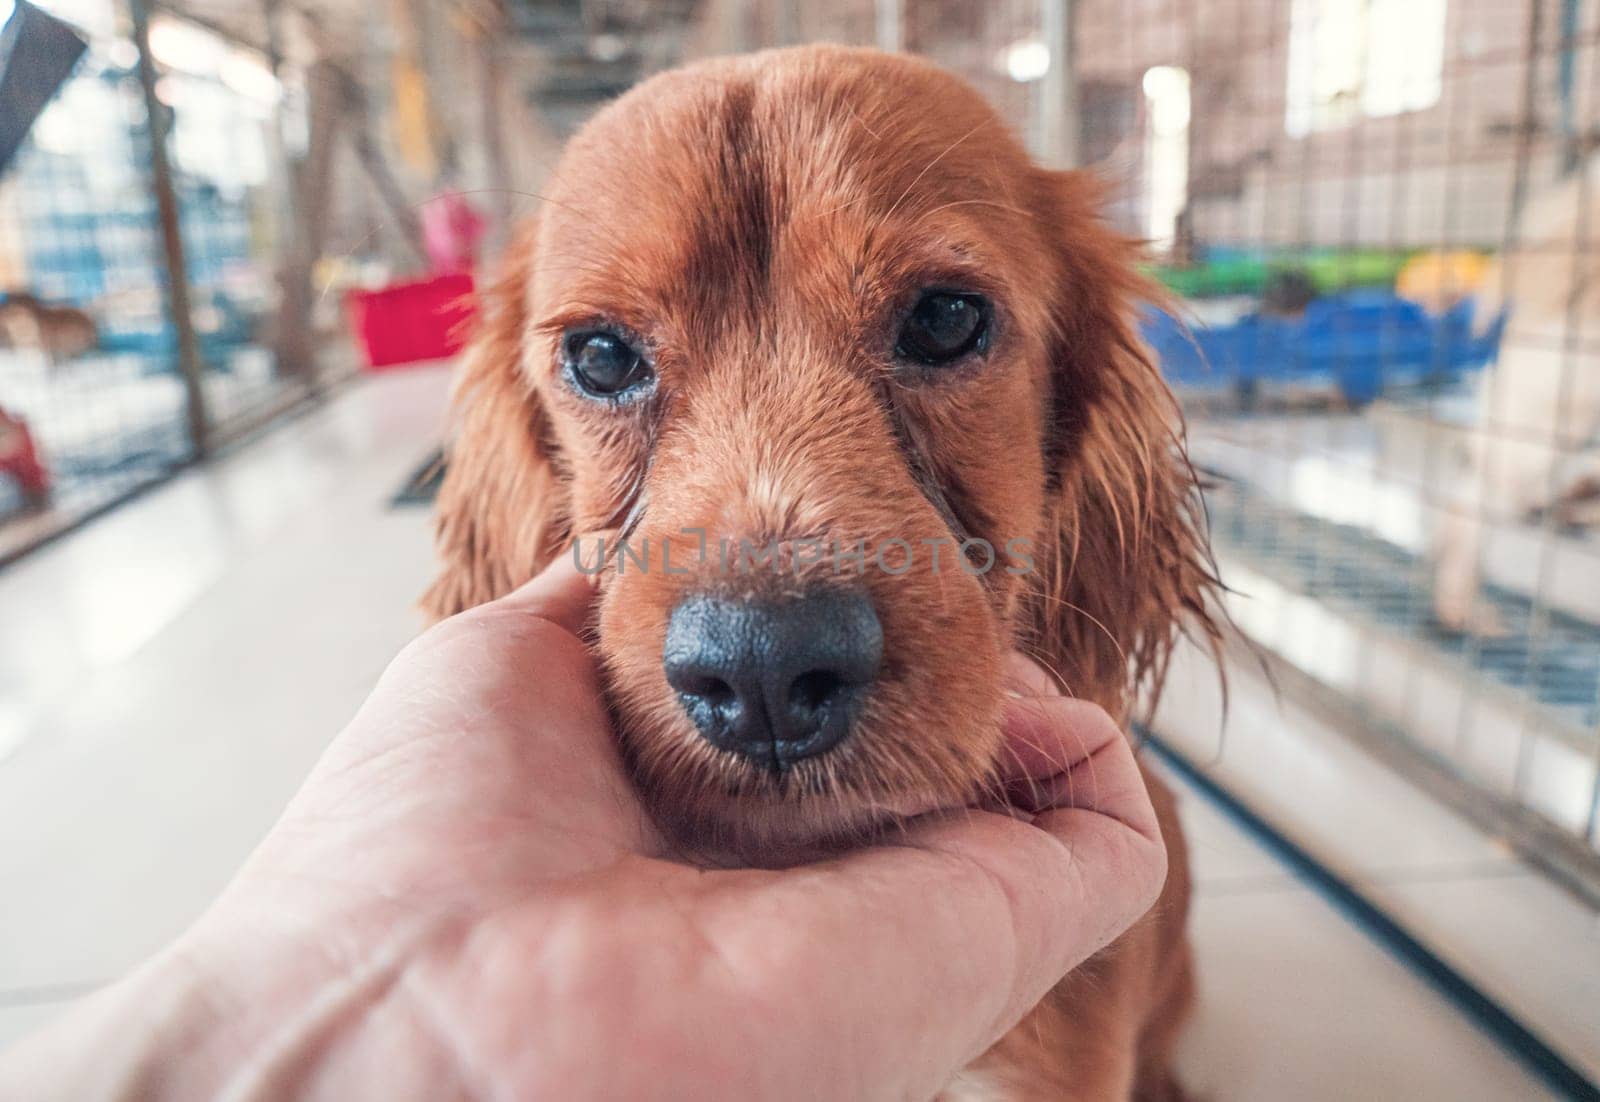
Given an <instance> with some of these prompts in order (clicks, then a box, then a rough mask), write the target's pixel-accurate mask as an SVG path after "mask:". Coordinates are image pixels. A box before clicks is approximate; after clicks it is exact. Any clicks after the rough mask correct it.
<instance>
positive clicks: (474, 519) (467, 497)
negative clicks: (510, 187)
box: [422, 222, 567, 619]
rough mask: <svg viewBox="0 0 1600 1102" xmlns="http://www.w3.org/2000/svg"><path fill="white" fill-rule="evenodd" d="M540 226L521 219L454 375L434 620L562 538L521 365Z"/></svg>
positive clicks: (426, 603) (489, 589)
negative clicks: (454, 422) (451, 432)
mask: <svg viewBox="0 0 1600 1102" xmlns="http://www.w3.org/2000/svg"><path fill="white" fill-rule="evenodd" d="M536 232H537V230H536V227H535V225H534V223H532V222H530V223H528V224H526V225H525V226H524V227H523V228H522V229H521V230H520V231H519V232H518V233H517V235H516V238H515V240H514V241H513V242H512V244H511V247H510V248H509V250H508V251H507V254H506V262H505V268H504V271H503V272H502V274H501V276H500V278H499V279H498V280H497V281H496V283H495V284H494V285H493V286H491V287H490V288H489V289H488V291H486V292H485V293H484V295H483V297H482V300H481V302H480V304H479V313H478V320H477V327H478V329H477V334H476V336H475V337H474V339H473V341H472V344H471V346H470V347H469V348H468V350H467V352H466V354H465V358H464V359H463V361H462V364H461V367H460V369H459V374H458V375H457V378H456V384H455V395H454V399H453V403H454V407H455V416H456V420H457V425H456V434H455V440H454V443H453V444H452V445H451V446H450V447H449V448H448V449H447V456H448V466H447V468H446V471H445V477H444V484H443V485H442V486H441V487H440V489H439V501H438V507H437V521H436V528H435V544H436V547H437V549H438V552H439V556H440V558H441V559H442V560H443V565H442V568H441V570H440V572H439V576H438V578H436V579H435V580H434V583H433V585H432V586H431V587H430V588H429V589H428V591H427V593H426V594H424V595H423V598H422V607H423V610H424V611H425V612H426V613H427V614H428V615H429V616H431V617H433V618H435V619H439V618H443V617H445V616H451V615H454V614H455V613H457V612H460V611H462V610H463V609H467V608H471V607H472V606H473V605H478V604H482V603H483V602H485V601H490V600H493V599H494V598H496V597H498V596H501V595H502V594H504V593H507V592H509V591H510V590H511V589H514V588H515V587H516V586H518V585H520V584H522V583H523V582H524V581H526V580H527V579H528V578H531V577H532V576H533V575H534V574H536V573H537V572H538V571H539V570H540V569H541V568H542V567H543V566H544V565H545V563H546V562H548V561H549V560H550V558H551V556H552V555H554V554H555V553H556V551H557V550H559V549H560V548H561V547H562V546H564V544H565V543H566V528H567V516H566V513H567V507H566V497H565V492H564V488H563V485H562V482H561V479H560V477H559V475H558V472H557V470H556V467H555V462H554V450H553V446H552V444H551V443H550V435H549V431H548V426H547V425H546V423H545V417H544V413H543V410H542V409H541V408H540V404H539V399H538V396H537V395H536V394H535V393H534V390H533V386H532V384H531V383H530V382H529V381H528V377H527V373H526V372H524V371H523V370H522V359H523V351H524V342H525V340H526V339H527V334H528V326H529V316H528V315H529V302H528V294H529V286H530V281H529V276H530V274H531V270H532V266H533V257H534V238H535V235H536Z"/></svg>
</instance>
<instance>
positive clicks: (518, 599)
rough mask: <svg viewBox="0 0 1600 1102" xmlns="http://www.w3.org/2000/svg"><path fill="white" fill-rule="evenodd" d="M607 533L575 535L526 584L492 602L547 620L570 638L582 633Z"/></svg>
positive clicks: (591, 601) (592, 603) (597, 586)
mask: <svg viewBox="0 0 1600 1102" xmlns="http://www.w3.org/2000/svg"><path fill="white" fill-rule="evenodd" d="M608 535H609V534H608V533H596V534H594V535H588V536H579V537H577V538H575V539H574V540H573V541H572V546H570V547H568V548H567V549H565V550H563V551H562V552H561V553H560V554H558V555H557V556H556V557H555V558H554V559H553V560H552V561H551V562H550V564H549V565H548V566H546V567H545V568H544V570H542V571H540V572H539V573H538V574H537V575H535V576H534V577H533V578H532V579H531V580H530V581H528V582H526V583H525V584H523V585H522V586H521V587H519V588H518V589H516V590H514V591H512V592H511V593H508V594H507V595H506V596H504V597H502V598H500V599H499V600H498V601H495V602H494V605H495V607H497V608H502V609H516V610H518V611H521V612H527V613H531V614H532V615H535V616H540V617H542V618H544V619H546V620H550V621H552V622H554V623H556V624H559V625H560V626H561V627H563V628H565V629H566V630H567V631H569V632H571V633H572V634H574V635H578V634H580V633H581V632H582V631H583V627H584V624H585V622H586V621H587V620H588V617H589V612H590V610H591V609H592V608H593V607H594V600H595V596H596V595H597V594H598V592H599V580H600V574H601V570H600V569H599V562H598V561H597V560H599V559H600V556H601V550H600V549H601V546H602V544H601V541H602V540H606V546H609V540H608V539H607V536H608Z"/></svg>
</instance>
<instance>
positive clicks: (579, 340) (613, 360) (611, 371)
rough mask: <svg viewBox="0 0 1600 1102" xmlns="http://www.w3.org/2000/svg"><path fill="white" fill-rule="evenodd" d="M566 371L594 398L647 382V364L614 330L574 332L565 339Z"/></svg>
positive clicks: (612, 395)
mask: <svg viewBox="0 0 1600 1102" xmlns="http://www.w3.org/2000/svg"><path fill="white" fill-rule="evenodd" d="M565 353H566V366H567V371H568V372H569V373H570V374H571V376H572V381H573V383H575V384H576V385H577V387H578V389H580V390H582V391H584V392H585V393H587V394H590V395H592V396H594V397H597V398H615V397H618V396H619V395H622V394H625V393H627V392H628V391H631V390H635V389H637V388H639V387H641V386H643V385H644V384H646V383H648V382H649V381H650V378H651V373H650V367H649V365H648V364H647V363H645V359H644V357H643V356H642V355H640V354H639V350H638V349H636V348H634V347H633V346H632V345H631V344H629V343H628V342H627V341H626V340H624V339H623V338H622V337H620V336H618V335H617V334H616V333H607V332H593V331H591V332H587V333H573V334H571V335H569V336H568V337H567V339H566V342H565Z"/></svg>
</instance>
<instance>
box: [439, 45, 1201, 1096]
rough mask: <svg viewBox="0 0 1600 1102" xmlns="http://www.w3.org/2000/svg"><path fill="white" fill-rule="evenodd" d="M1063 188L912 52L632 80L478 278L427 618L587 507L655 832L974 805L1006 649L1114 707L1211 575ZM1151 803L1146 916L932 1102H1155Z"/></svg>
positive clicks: (860, 823) (819, 828)
mask: <svg viewBox="0 0 1600 1102" xmlns="http://www.w3.org/2000/svg"><path fill="white" fill-rule="evenodd" d="M1098 203H1099V192H1098V189H1097V187H1096V186H1095V184H1094V183H1093V182H1092V181H1090V180H1089V179H1087V178H1085V177H1084V176H1081V175H1077V174H1072V173H1060V172H1051V171H1046V170H1044V169H1041V168H1039V167H1036V166H1035V165H1033V164H1032V163H1030V161H1029V159H1028V157H1027V155H1026V153H1025V152H1024V151H1023V149H1022V148H1021V146H1020V145H1019V144H1018V143H1017V141H1016V140H1015V138H1014V137H1012V136H1011V135H1010V134H1009V133H1008V132H1007V131H1006V129H1005V127H1004V126H1003V125H1002V123H1001V122H1000V120H999V119H998V118H997V117H996V116H995V114H994V112H993V111H992V110H991V109H990V108H989V107H988V106H987V105H986V104H985V103H984V101H983V99H982V98H981V97H980V96H979V95H978V94H977V93H976V92H975V91H974V90H973V89H971V88H970V87H968V86H967V85H966V84H964V83H963V82H962V81H960V80H958V79H956V78H955V77H952V76H950V75H949V74H947V73H944V72H942V71H940V70H938V69H936V68H934V67H932V66H930V65H928V64H925V63H923V62H920V61H917V60H914V59H912V58H908V57H902V56H893V55H887V54H881V53H877V52H873V51H866V50H850V49H842V48H836V47H814V48H804V49H795V50H783V51H776V52H769V53H763V54H757V55H754V56H750V57H743V58H732V59H722V60H717V61H712V62H708V63H704V64H700V65H696V66H693V67H691V68H687V69H684V70H681V71H677V72H673V73H668V74H665V75H663V76H659V77H656V78H655V79H653V80H650V81H648V82H647V83H645V84H643V85H641V86H640V87H639V88H637V89H635V90H634V91H632V92H630V93H629V94H627V95H626V96H624V97H622V98H621V99H620V100H618V101H617V102H616V103H615V104H613V105H612V106H610V107H609V108H607V109H606V110H605V111H603V112H601V113H600V114H599V115H598V116H597V117H596V118H595V119H594V120H593V121H592V122H591V123H590V124H589V125H588V126H587V127H586V128H585V129H584V130H583V131H582V132H581V133H580V134H579V135H578V136H577V137H576V138H575V139H574V140H573V141H572V143H571V145H570V147H569V148H568V150H567V152H566V154H565V156H564V158H563V160H562V162H561V164H560V166H559V168H558V170H557V172H556V174H555V178H554V179H553V180H552V182H551V184H550V186H549V189H548V195H547V199H546V203H545V206H544V208H543V209H542V211H541V212H540V214H539V215H538V218H537V220H536V221H535V222H534V223H533V224H530V225H529V226H527V227H526V231H525V232H524V233H523V234H522V236H521V237H520V240H519V243H518V245H517V246H516V247H515V248H514V249H513V251H512V253H511V256H510V260H509V264H508V267H507V270H506V273H505V276H504V279H503V280H502V281H501V282H500V284H499V286H498V287H497V288H496V289H495V290H494V291H493V292H492V293H491V299H490V301H489V302H488V304H487V311H486V322H485V326H484V330H483V332H482V334H481V336H480V338H479V340H478V342H477V344H476V346H475V348H474V349H473V351H472V352H471V353H470V355H469V357H468V360H467V362H466V364H465V366H464V367H463V373H462V377H461V379H460V389H459V393H458V402H459V405H460V413H461V423H460V435H459V439H458V440H457V441H456V443H455V445H454V450H453V453H452V459H451V465H450V470H449V475H448V477H447V478H446V480H445V484H444V487H443V489H442V492H441V498H440V516H439V545H440V548H441V551H442V554H443V556H444V558H445V567H444V570H443V573H442V575H441V576H440V578H439V579H438V581H437V582H436V584H435V585H434V586H433V588H432V589H431V590H430V592H429V593H428V596H427V598H426V604H427V607H428V609H429V610H430V611H431V612H432V613H433V614H434V615H436V616H447V615H450V614H452V613H454V612H457V611H459V610H461V609H464V608H467V607H469V606H471V605H475V604H478V603H480V602H483V601H487V600H490V599H492V598H494V597H496V596H498V595H500V594H502V593H504V592H506V591H507V590H509V589H511V588H512V587H514V586H516V585H517V584H519V583H520V582H522V581H523V580H525V579H527V578H528V577H530V576H531V575H533V574H534V573H535V572H536V571H538V570H539V569H540V567H541V566H542V565H543V564H544V563H545V562H547V561H548V560H549V559H550V558H551V557H552V556H554V555H556V554H558V553H562V552H563V550H564V549H565V548H567V547H568V546H569V544H570V543H571V541H572V539H573V537H574V535H575V534H577V533H584V532H590V531H595V530H599V529H606V528H614V527H617V526H619V525H620V526H621V527H622V529H623V531H624V533H625V535H626V536H627V538H628V541H629V544H630V547H631V549H632V550H631V554H632V555H633V556H634V557H633V558H632V559H631V560H630V559H628V558H626V557H620V556H619V558H620V559H621V561H619V562H618V563H617V565H616V567H614V568H613V569H612V570H611V571H609V572H608V573H607V575H606V578H605V584H604V587H603V595H602V597H601V602H600V611H599V620H598V625H597V636H598V648H599V651H600V654H601V655H602V657H603V660H604V664H605V669H606V672H607V679H608V686H609V689H610V693H611V697H612V701H613V705H614V709H615V712H616V717H617V723H618V728H619V731H620V733H621V738H622V739H623V743H624V748H625V750H626V753H627V756H628V759H629V762H630V764H631V766H632V768H633V769H634V771H635V775H636V777H637V780H638V784H639V787H640V789H641V791H642V792H643V794H644V796H645V798H646V800H647V801H648V803H649V805H650V806H651V807H652V809H653V810H654V812H655V814H656V815H657V816H658V817H659V818H660V820H661V822H662V824H663V825H664V826H665V827H666V828H667V829H668V830H669V831H670V832H672V833H673V835H674V836H675V837H677V838H679V839H681V840H683V842H684V844H685V845H686V846H688V847H693V848H694V849H696V850H698V851H701V852H708V851H710V852H715V853H718V854H727V855H732V856H734V857H737V858H739V859H743V860H746V861H755V862H781V861H784V860H789V859H792V858H793V857H795V856H796V855H798V854H801V853H805V852H812V851H815V850H817V849H818V848H820V847H822V846H825V845H828V844H838V843H850V842H853V841H859V840H863V839H867V838H870V837H872V836H874V835H875V834H876V833H878V832H880V831H882V830H883V829H885V828H886V827H891V826H892V825H893V823H894V822H895V821H896V820H897V819H898V818H900V817H903V816H906V815H909V814H913V813H916V812H917V811H920V810H925V809H927V808H929V807H938V806H948V805H952V804H961V803H964V802H969V801H971V800H973V799H974V798H975V797H977V796H978V795H979V794H981V793H982V792H984V791H985V789H986V786H987V785H989V784H991V783H992V780H993V776H994V774H993V766H994V760H995V757H996V754H997V751H998V749H999V742H1000V735H999V731H998V725H997V716H998V712H999V708H1000V703H1001V701H1000V697H1001V689H1000V668H1001V660H1002V657H1003V656H1004V655H1005V654H1006V653H1007V652H1008V651H1009V650H1011V649H1013V648H1015V649H1020V650H1023V651H1025V652H1027V653H1030V654H1032V655H1035V656H1037V657H1038V658H1040V660H1041V661H1043V662H1044V663H1046V664H1047V665H1048V666H1050V667H1051V668H1052V669H1053V670H1055V671H1056V672H1057V673H1058V674H1059V675H1060V677H1061V679H1062V680H1063V682H1064V683H1065V685H1066V686H1067V687H1068V688H1069V689H1070V691H1071V692H1073V693H1075V694H1076V695H1078V696H1080V697H1084V698H1087V699H1090V700H1093V701H1096V702H1097V703H1099V704H1101V705H1102V706H1104V707H1105V708H1106V709H1108V710H1109V711H1111V712H1112V714H1113V715H1116V716H1122V717H1125V716H1126V715H1127V712H1128V710H1129V707H1130V704H1131V701H1132V698H1133V696H1134V694H1135V692H1136V691H1137V690H1138V688H1139V686H1140V685H1141V683H1145V682H1151V681H1159V678H1160V676H1161V673H1162V671H1163V668H1164V665H1165V661H1166V656H1167V653H1168V651H1169V649H1170V646H1171V644H1172V641H1173V638H1174V636H1175V632H1176V630H1177V628H1178V626H1179V623H1180V621H1181V620H1182V619H1183V618H1185V617H1192V618H1194V620H1195V622H1196V623H1198V624H1202V625H1204V624H1205V623H1206V620H1205V605H1206V596H1207V590H1208V589H1209V587H1210V586H1211V584H1212V575H1211V572H1210V570H1209V567H1208V556H1207V553H1206V550H1205V546H1204V540H1203V536H1202V534H1201V532H1200V530H1199V528H1198V525H1197V515H1196V514H1197V504H1198V503H1197V498H1196V488H1195V484H1194V480H1193V477H1192V473H1191V471H1190V469H1189V467H1188V465H1187V462H1186V460H1185V458H1184V456H1183V451H1182V443H1181V437H1180V435H1179V424H1178V418H1177V414H1176V410H1175V407H1174V405H1173V402H1172V400H1171V397H1170V395H1169V394H1168V392H1167V390H1166V388H1165V386H1164V384H1163V383H1162V381H1161V378H1160V375H1159V374H1158V372H1157V370H1156V368H1155V367H1154V366H1153V365H1152V364H1151V362H1150V360H1149V359H1148V357H1147V355H1146V353H1145V351H1144V349H1143V348H1142V347H1141V346H1140V344H1139V341H1138V338H1137V336H1136V331H1135V327H1134V325H1135V318H1134V311H1135V304H1136V302H1137V300H1138V299H1139V298H1140V297H1141V296H1142V295H1144V294H1145V293H1146V292H1147V288H1146V287H1145V286H1144V284H1143V283H1142V282H1141V280H1140V278H1139V277H1138V276H1137V275H1136V273H1135V271H1134V267H1133V265H1134V262H1135V260H1136V257H1137V247H1136V245H1135V244H1134V243H1132V242H1130V241H1127V240H1125V239H1123V238H1121V237H1119V236H1117V235H1116V234H1115V233H1113V232H1111V231H1110V230H1109V229H1108V228H1107V227H1106V226H1105V225H1104V224H1103V223H1102V222H1101V221H1100V219H1099V217H1098ZM819 548H820V549H821V550H820V552H819V550H818V549H819ZM985 549H987V551H986V550H985ZM941 552H942V559H941V558H939V557H938V556H939V555H940V553H941ZM594 554H595V548H594V547H593V545H592V544H591V546H590V547H589V548H588V549H587V552H586V557H593V556H594ZM986 562H987V564H988V565H987V567H986V566H985V563H986ZM618 567H619V568H620V569H619V568H618ZM1152 789H1153V795H1154V797H1155V800H1156V805H1157V808H1158V810H1159V812H1160V814H1161V818H1162V823H1163V826H1164V828H1165V830H1166V832H1167V833H1166V837H1167V839H1168V843H1169V848H1170V849H1171V870H1172V871H1171V875H1170V877H1169V880H1168V884H1167V888H1166V890H1165V893H1164V895H1163V897H1162V899H1161V901H1160V903H1159V904H1158V905H1157V907H1156V908H1155V909H1154V910H1153V911H1152V913H1151V914H1150V915H1149V916H1147V918H1145V919H1144V920H1142V921H1141V922H1140V923H1139V924H1138V925H1137V926H1136V927H1135V928H1134V929H1133V930H1132V931H1130V932H1129V933H1128V934H1127V935H1125V936H1124V937H1123V938H1122V939H1121V940H1120V941H1118V942H1117V943H1116V944H1114V945H1113V946H1112V947H1111V948H1109V949H1108V950H1106V951H1105V952H1103V953H1102V954H1100V955H1099V956H1098V957H1096V958H1095V959H1093V960H1091V961H1090V962H1089V963H1088V964H1086V965H1085V966H1083V967H1082V968H1080V969H1079V970H1077V971H1076V972H1074V973H1073V974H1071V975H1069V976H1068V977H1067V978H1066V979H1065V980H1063V981H1062V983H1061V984H1060V985H1059V986H1058V987H1057V988H1056V990H1055V991H1054V992H1053V993H1052V995H1051V996H1050V998H1049V999H1047V1000H1046V1001H1045V1002H1044V1003H1043V1004H1041V1005H1040V1006H1039V1008H1038V1009H1037V1010H1036V1011H1035V1012H1034V1013H1033V1014H1032V1015H1031V1016H1030V1017H1029V1018H1028V1019H1027V1020H1025V1021H1024V1022H1023V1023H1022V1025H1021V1026H1020V1027H1019V1028H1018V1029H1017V1030H1015V1031H1014V1032H1013V1033H1011V1034H1010V1035H1009V1036H1007V1037H1006V1038H1004V1039H1003V1040H1002V1041H1001V1042H1000V1043H999V1044H998V1045H997V1046H995V1048H994V1049H993V1050H992V1051H991V1052H990V1053H988V1054H987V1055H986V1056H985V1057H984V1058H983V1059H982V1060H980V1061H979V1062H978V1063H977V1064H976V1065H974V1066H973V1067H972V1068H970V1069H968V1071H967V1072H966V1073H964V1074H963V1075H962V1076H961V1077H960V1079H959V1080H958V1081H957V1083H955V1084H952V1086H951V1090H950V1095H949V1096H950V1097H952V1098H954V1097H968V1098H975V1097H983V1098H1007V1099H1023V1098H1029V1099H1032V1098H1041V1099H1042V1098H1050V1099H1061V1098H1079V1099H1115V1098H1126V1097H1129V1096H1136V1097H1139V1098H1165V1097H1175V1096H1176V1094H1177V1089H1176V1086H1175V1084H1174V1083H1173V1082H1172V1079H1171V1076H1170V1073H1169V1069H1168V1063H1169V1056H1170V1049H1171V1046H1172V1043H1173V1040H1174V1038H1175V1036H1176V1033H1177V1030H1178V1027H1179V1024H1180V1022H1181V1018H1182V1015H1183V1011H1184V1006H1185V1004H1186V1002H1187V1001H1188V998H1189V986H1190V977H1189V961H1188V949H1187V945H1186V943H1185V940H1184V935H1183V922H1184V914H1185V911H1186V907H1187V892H1188V889H1187V875H1186V870H1185V862H1184V853H1183V845H1182V840H1181V838H1180V836H1179V833H1178V828H1177V824H1176V822H1175V820H1174V817H1173V813H1172V804H1171V799H1170V797H1169V796H1168V795H1167V794H1166V793H1165V792H1164V791H1162V790H1160V789H1159V787H1158V786H1156V785H1154V784H1152Z"/></svg>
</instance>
